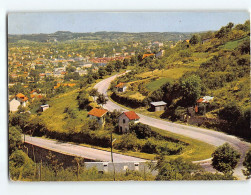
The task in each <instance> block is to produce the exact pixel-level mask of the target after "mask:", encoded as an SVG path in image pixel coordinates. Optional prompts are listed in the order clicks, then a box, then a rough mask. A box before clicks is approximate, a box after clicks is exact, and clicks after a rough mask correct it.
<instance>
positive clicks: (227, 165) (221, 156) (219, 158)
mask: <svg viewBox="0 0 251 195" xmlns="http://www.w3.org/2000/svg"><path fill="white" fill-rule="evenodd" d="M212 157H213V159H212V165H213V167H214V168H215V169H216V170H217V171H220V172H222V173H224V174H225V175H227V174H229V175H232V174H233V170H234V168H235V167H236V166H237V163H238V161H239V159H240V154H239V153H238V152H237V151H236V150H234V149H233V148H232V147H231V146H230V145H229V144H228V143H225V144H223V145H222V146H219V147H218V148H217V149H216V150H215V151H214V153H213V154H212Z"/></svg>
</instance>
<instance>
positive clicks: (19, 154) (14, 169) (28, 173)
mask: <svg viewBox="0 0 251 195" xmlns="http://www.w3.org/2000/svg"><path fill="white" fill-rule="evenodd" d="M9 171H10V178H11V179H13V180H22V178H26V179H32V178H33V177H34V171H35V163H34V162H33V161H32V160H31V159H30V158H29V157H28V156H27V154H25V153H24V152H23V151H21V150H16V151H15V152H13V153H12V154H11V155H10V157H9Z"/></svg>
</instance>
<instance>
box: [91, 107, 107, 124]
mask: <svg viewBox="0 0 251 195" xmlns="http://www.w3.org/2000/svg"><path fill="white" fill-rule="evenodd" d="M107 112H108V111H107V110H105V109H101V108H93V109H92V110H91V111H90V112H89V113H88V116H89V118H91V119H96V120H97V121H98V123H99V124H100V125H104V124H105V118H104V116H105V114H106V113H107Z"/></svg>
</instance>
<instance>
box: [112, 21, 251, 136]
mask: <svg viewBox="0 0 251 195" xmlns="http://www.w3.org/2000/svg"><path fill="white" fill-rule="evenodd" d="M119 82H126V83H128V85H129V86H128V88H127V90H126V91H125V92H123V93H120V94H114V93H113V94H112V96H111V97H112V98H113V100H115V101H117V102H119V103H120V104H123V105H124V106H128V107H131V108H134V109H135V108H137V110H138V111H140V112H142V113H144V114H148V115H149V116H155V117H160V118H163V119H168V120H172V121H179V120H183V119H182V118H183V115H184V114H186V113H187V108H188V107H193V108H194V109H195V105H198V104H197V103H196V101H197V100H198V99H199V98H201V97H203V96H212V97H214V99H213V101H212V102H210V103H207V104H200V105H199V107H198V113H196V115H195V116H196V117H197V118H198V117H199V118H201V119H203V120H204V121H207V122H202V123H200V124H199V123H198V124H199V125H202V126H205V127H208V128H213V129H216V130H221V131H226V132H230V133H232V134H235V135H239V136H242V137H245V138H247V139H250V137H251V135H250V134H251V133H250V131H249V124H250V121H249V116H250V101H249V100H250V24H249V21H247V22H245V23H244V24H238V25H236V26H234V25H233V24H232V23H229V24H228V25H226V26H223V27H222V28H221V29H219V31H216V32H214V33H212V32H210V33H198V34H196V35H193V36H192V38H191V39H190V41H189V42H188V41H181V42H178V43H177V44H176V45H174V46H173V47H172V48H169V49H166V50H165V54H164V56H163V57H161V58H153V57H152V56H150V57H146V58H144V59H139V61H138V63H137V64H136V65H135V68H134V69H133V70H132V71H131V72H130V73H129V74H128V75H125V76H123V77H121V78H118V79H117V80H116V81H115V82H114V83H113V84H112V86H111V88H112V87H113V86H114V85H115V84H116V83H119ZM138 93H139V97H140V96H141V95H142V96H144V97H145V98H144V99H142V97H141V98H137V96H136V95H134V98H131V95H130V94H138ZM151 101H165V102H166V103H167V108H166V110H165V112H164V113H163V112H160V113H159V115H157V113H155V114H154V113H152V112H149V111H148V108H149V103H150V102H151ZM188 114H189V113H188Z"/></svg>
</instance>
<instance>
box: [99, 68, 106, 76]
mask: <svg viewBox="0 0 251 195" xmlns="http://www.w3.org/2000/svg"><path fill="white" fill-rule="evenodd" d="M98 74H99V76H100V77H101V78H103V76H105V75H106V74H107V72H106V70H105V68H104V67H100V68H99V69H98Z"/></svg>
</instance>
